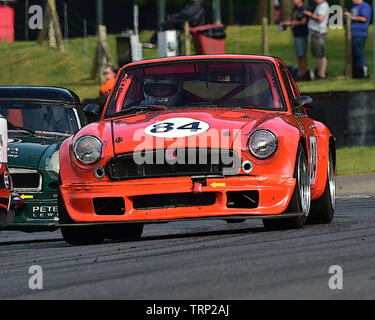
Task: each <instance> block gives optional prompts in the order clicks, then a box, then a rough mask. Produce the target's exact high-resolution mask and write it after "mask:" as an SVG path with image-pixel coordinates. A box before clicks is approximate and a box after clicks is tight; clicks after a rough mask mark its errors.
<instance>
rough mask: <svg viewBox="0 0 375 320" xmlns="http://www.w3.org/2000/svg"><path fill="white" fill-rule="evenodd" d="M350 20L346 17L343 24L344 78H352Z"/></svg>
mask: <svg viewBox="0 0 375 320" xmlns="http://www.w3.org/2000/svg"><path fill="white" fill-rule="evenodd" d="M352 63H353V62H352V20H351V19H350V17H347V19H346V23H345V76H346V77H348V78H352V76H353V68H352Z"/></svg>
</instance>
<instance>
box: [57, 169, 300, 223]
mask: <svg viewBox="0 0 375 320" xmlns="http://www.w3.org/2000/svg"><path fill="white" fill-rule="evenodd" d="M196 183H197V181H196V180H195V179H192V178H191V177H178V178H159V179H142V180H127V181H100V180H96V181H95V182H88V181H84V182H82V183H72V184H62V185H61V186H60V191H61V194H62V198H63V200H64V203H65V207H66V209H67V211H68V213H69V215H70V217H71V218H72V219H73V220H74V221H75V222H77V223H91V222H132V221H137V222H140V221H142V222H145V223H146V222H151V221H164V220H165V221H168V220H179V219H194V218H197V219H198V218H213V217H217V218H220V217H232V216H233V217H234V216H254V217H257V216H258V217H264V216H276V215H279V214H281V213H283V212H284V211H285V209H286V208H287V206H288V204H289V201H290V199H291V196H292V194H293V191H294V187H295V179H294V178H289V177H280V176H270V177H260V176H235V177H226V178H207V179H205V183H204V185H202V186H200V188H199V193H201V194H205V193H214V194H215V201H214V203H213V204H212V205H205V206H190V207H189V206H184V207H178V206H176V207H167V208H156V209H155V208H145V209H141V210H140V209H135V208H134V205H133V198H134V197H136V196H147V195H148V196H152V195H155V196H157V195H170V196H171V197H173V195H174V194H189V193H190V194H191V193H193V192H197V188H196V185H195V184H196ZM235 191H258V193H259V201H258V204H257V207H256V208H252V209H249V208H229V207H228V202H227V194H228V192H235ZM106 197H108V198H111V197H113V198H116V197H121V198H123V199H124V204H125V212H124V214H121V215H119V214H114V215H111V213H110V212H107V213H106V214H105V215H103V214H100V215H99V214H97V213H96V212H95V208H94V204H93V203H94V202H93V200H94V199H95V198H106Z"/></svg>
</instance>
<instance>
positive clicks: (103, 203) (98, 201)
mask: <svg viewBox="0 0 375 320" xmlns="http://www.w3.org/2000/svg"><path fill="white" fill-rule="evenodd" d="M93 204H94V210H95V213H96V214H97V215H102V216H109V215H111V216H112V215H115V216H120V215H123V214H125V202H124V199H123V198H110V197H108V198H94V199H93Z"/></svg>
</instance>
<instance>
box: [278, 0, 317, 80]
mask: <svg viewBox="0 0 375 320" xmlns="http://www.w3.org/2000/svg"><path fill="white" fill-rule="evenodd" d="M292 2H293V4H294V7H293V11H292V15H291V19H290V20H288V21H284V22H282V23H281V26H285V27H291V28H292V31H293V36H294V45H295V50H296V56H297V58H298V65H299V74H298V78H297V80H308V79H310V78H309V76H308V74H307V45H308V36H309V30H308V28H307V17H306V16H305V11H309V7H308V6H307V5H306V4H305V2H304V0H292Z"/></svg>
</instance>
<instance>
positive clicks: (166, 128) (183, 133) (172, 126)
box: [145, 118, 210, 138]
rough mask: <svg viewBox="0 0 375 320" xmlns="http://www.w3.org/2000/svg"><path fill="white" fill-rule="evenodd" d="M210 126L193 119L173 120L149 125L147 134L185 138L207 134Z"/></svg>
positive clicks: (146, 130)
mask: <svg viewBox="0 0 375 320" xmlns="http://www.w3.org/2000/svg"><path fill="white" fill-rule="evenodd" d="M209 128H210V125H209V124H208V123H206V122H204V121H201V120H196V119H191V118H171V119H166V120H164V121H160V122H156V123H154V124H152V125H149V126H148V127H147V128H146V129H145V132H146V133H147V134H149V135H150V136H154V137H159V138H183V137H190V136H195V135H197V134H201V133H203V132H206V131H207V130H208V129H209Z"/></svg>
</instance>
